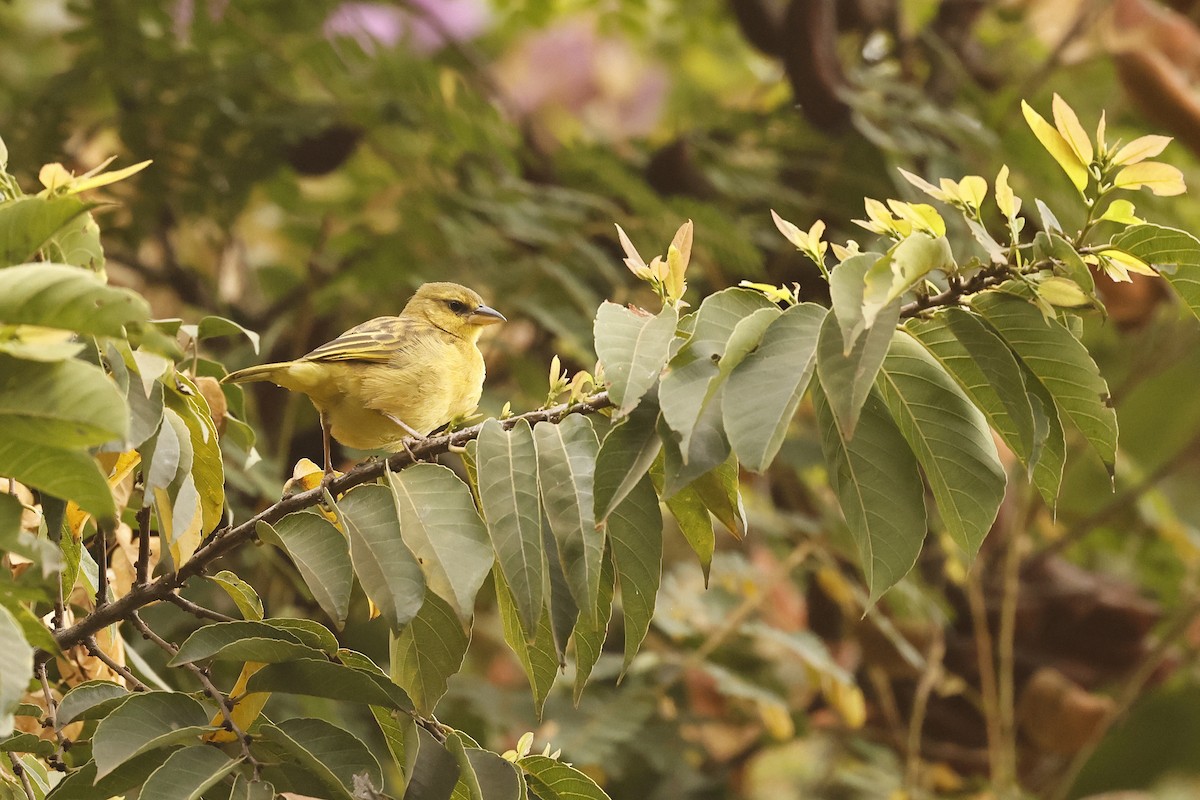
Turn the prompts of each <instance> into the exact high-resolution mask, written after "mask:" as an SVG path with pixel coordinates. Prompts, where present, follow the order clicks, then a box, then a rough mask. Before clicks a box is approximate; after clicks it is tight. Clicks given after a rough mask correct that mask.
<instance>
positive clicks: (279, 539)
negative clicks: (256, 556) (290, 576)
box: [256, 511, 354, 629]
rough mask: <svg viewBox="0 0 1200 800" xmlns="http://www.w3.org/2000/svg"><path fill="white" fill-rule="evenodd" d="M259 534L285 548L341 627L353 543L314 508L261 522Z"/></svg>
mask: <svg viewBox="0 0 1200 800" xmlns="http://www.w3.org/2000/svg"><path fill="white" fill-rule="evenodd" d="M256 531H257V532H258V537H259V538H260V539H262V540H263V541H265V542H269V543H270V544H273V545H275V546H276V547H279V548H281V549H282V550H284V551H285V552H286V553H287V554H288V555H289V556H291V558H292V562H293V563H294V564H295V565H296V569H297V570H298V571H299V572H300V577H302V578H303V579H304V583H305V585H306V586H308V589H309V591H310V592H312V593H313V598H315V599H316V601H317V604H318V605H319V606H321V610H322V611H324V612H325V613H326V614H328V615H329V618H330V619H332V620H333V623H334V625H336V626H337V627H338V628H339V629H341V627H342V626H343V625H345V624H346V617H347V615H348V614H349V613H350V591H351V589H352V588H353V585H354V568H353V566H351V564H350V545H349V543H348V542H347V541H346V536H345V534H343V533H342V532H341V531H339V530H338V529H337V526H335V525H334V524H333V523H332V522H330V521H329V520H327V519H325V517H323V516H321V515H320V514H317V513H316V512H313V511H296V512H294V513H291V514H288V515H287V516H286V517H284V518H283V519H281V520H279V522H277V523H275V525H273V526H272V525H268V524H267V523H265V522H259V523H258V524H257V526H256Z"/></svg>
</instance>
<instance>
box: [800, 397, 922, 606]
mask: <svg viewBox="0 0 1200 800" xmlns="http://www.w3.org/2000/svg"><path fill="white" fill-rule="evenodd" d="M813 405H814V408H815V410H816V416H817V427H818V429H819V430H820V432H821V450H822V451H823V452H824V454H825V462H826V464H827V465H828V469H829V480H830V483H832V484H833V489H834V492H836V493H837V496H838V501H839V503H840V505H841V507H842V514H843V515H844V516H845V517H846V526H847V527H848V528H849V529H850V534H851V535H852V536H853V537H854V542H855V544H856V545H857V546H858V553H859V557H860V558H861V560H862V570H863V573H864V575H865V577H866V579H867V588H868V589H869V591H870V594H871V602H872V603H873V602H875V601H876V600H878V599H879V598H880V596H882V595H883V593H884V592H886V591H887V590H888V589H890V588H891V587H892V586H894V585H895V584H896V582H897V581H899V580H900V579H901V578H903V577H904V576H905V574H907V573H908V571H909V570H910V569H912V565H913V564H915V563H916V561H917V555H918V554H919V553H920V552H921V543H922V542H923V541H924V540H925V533H926V519H925V487H924V485H923V484H922V482H921V472H920V469H919V468H918V467H917V459H916V457H915V456H914V455H913V454H912V451H911V450H910V449H909V447H908V443H907V442H906V441H905V440H904V436H903V435H901V433H900V429H899V428H897V427H896V423H895V422H894V421H893V420H892V418H891V416H890V415H889V414H888V410H887V407H886V406H885V405H884V403H883V400H881V399H880V398H879V396H878V395H876V394H870V395H868V396H867V401H866V403H864V404H863V409H862V414H861V417H860V419H859V424H858V429H857V432H856V433H855V435H854V438H853V439H851V438H849V437H847V436H846V434H845V433H844V432H843V431H842V429H841V428H840V427H839V423H838V418H837V417H836V416H835V415H834V413H833V410H832V409H831V408H830V407H829V401H828V399H827V398H826V397H825V392H824V390H823V389H821V387H820V386H819V385H818V386H816V387H814V389H813Z"/></svg>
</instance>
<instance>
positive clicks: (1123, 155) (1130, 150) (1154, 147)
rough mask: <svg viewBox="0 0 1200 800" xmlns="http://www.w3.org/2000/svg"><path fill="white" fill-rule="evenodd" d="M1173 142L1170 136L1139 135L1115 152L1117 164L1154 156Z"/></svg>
mask: <svg viewBox="0 0 1200 800" xmlns="http://www.w3.org/2000/svg"><path fill="white" fill-rule="evenodd" d="M1170 143H1171V137H1170V136H1155V135H1150V136H1139V137H1138V138H1136V139H1134V140H1133V141H1132V142H1130V143H1129V144H1127V145H1125V146H1124V147H1122V148H1121V149H1120V150H1118V151H1117V152H1116V153H1114V154H1113V157H1112V163H1113V164H1114V165H1115V166H1125V165H1128V164H1136V163H1138V162H1139V161H1145V160H1146V159H1147V158H1154V157H1155V156H1157V155H1158V154H1159V153H1161V152H1162V151H1163V150H1165V149H1166V148H1167V145H1169V144H1170Z"/></svg>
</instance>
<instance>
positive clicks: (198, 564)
mask: <svg viewBox="0 0 1200 800" xmlns="http://www.w3.org/2000/svg"><path fill="white" fill-rule="evenodd" d="M611 405H612V403H611V401H610V400H609V399H608V392H599V393H597V394H594V395H592V396H590V397H587V398H584V399H583V400H580V401H579V402H577V403H562V404H560V405H557V406H554V407H552V408H545V409H539V410H537V411H530V412H528V413H525V414H520V415H517V416H513V417H508V418H507V419H503V420H500V424H501V425H503V426H504V427H505V428H506V429H507V428H511V427H512V426H513V425H515V424H516V423H517V421H518V420H525V421H526V422H530V423H535V422H542V421H546V422H557V421H558V420H560V419H562V418H563V417H565V416H567V415H568V414H593V413H595V412H597V411H600V410H601V409H604V408H608V407H609V406H611ZM482 428H483V423H480V424H478V425H472V426H471V427H469V428H463V429H462V430H458V431H453V432H450V433H443V434H438V435H434V436H426V437H425V438H424V439H420V440H418V441H416V442H410V444H409V451H411V453H412V455H411V456H410V455H409V453H408V452H404V451H401V452H399V453H395V454H393V455H391V456H389V457H388V458H386V459H380V460H378V461H370V462H367V463H365V464H361V465H359V466H357V467H355V468H354V469H352V470H350V471H349V472H347V473H345V474H344V475H341V476H340V477H337V478H335V479H334V480H332V481H330V482H329V484H328V486H327V487H326V486H318V487H317V488H315V489H309V490H308V491H305V492H299V493H297V494H294V495H290V496H289V497H285V498H283V499H282V500H280V501H279V502H277V503H275V504H274V505H272V506H270V507H268V508H266V509H264V510H263V511H260V512H259V513H257V514H255V515H254V516H252V517H250V519H248V520H246V521H245V522H243V523H241V524H240V525H229V526H226V527H224V528H221V529H219V530H217V531H216V532H215V533H214V534H213V535H212V536H210V537H209V538H208V540H207V541H206V542H205V543H204V544H203V545H202V546H201V547H200V548H199V549H198V550H196V552H195V553H193V554H192V557H191V558H190V559H188V561H187V562H186V563H185V564H184V565H183V566H182V567H180V568H179V570H178V571H176V572H168V573H166V574H164V575H161V576H160V577H158V578H157V579H155V580H154V581H151V582H150V583H145V584H139V585H137V586H134V587H133V589H131V590H130V592H129V593H128V594H126V595H125V596H124V597H121V598H119V599H118V600H115V601H113V602H111V603H109V604H107V605H106V606H104V607H103V608H98V609H96V610H95V611H93V612H92V613H91V614H88V615H87V616H86V617H84V618H83V619H81V620H79V621H78V622H76V623H75V624H74V625H72V626H71V627H69V628H64V629H62V630H58V631H55V633H54V638H55V641H56V642H57V643H58V646H59V647H60V648H62V649H63V650H67V649H68V648H71V647H74V646H75V645H77V644H80V643H85V644H86V643H88V642H89V641H91V642H93V643H94V640H93V639H92V637H93V636H94V635H95V634H96V633H97V632H98V631H100V630H101V629H103V628H105V627H107V626H109V625H112V624H113V623H115V622H120V621H122V620H126V619H129V618H130V615H131V614H132V613H133V612H135V611H137V610H138V609H139V608H142V607H143V606H146V605H149V604H150V603H154V602H157V601H160V600H166V601H168V602H174V601H173V600H171V597H172V595H173V594H174V592H175V590H176V589H178V588H179V587H181V586H183V585H184V584H185V583H186V582H187V580H188V579H189V578H192V577H195V576H197V575H202V574H204V572H205V570H207V569H208V567H209V565H210V564H212V562H214V561H216V560H217V559H218V558H220V557H221V556H224V555H226V554H228V553H230V552H232V551H233V550H234V549H236V548H237V547H238V546H239V545H241V544H242V543H243V542H246V541H249V540H250V539H252V538H253V537H254V536H255V530H256V527H257V525H258V523H260V522H264V523H267V524H268V525H270V524H273V523H275V522H278V521H279V520H281V519H283V518H284V517H286V516H287V515H288V514H291V513H292V512H293V511H300V510H301V509H305V508H310V507H312V506H315V505H317V504H318V503H320V502H321V500H322V498H323V497H324V494H325V489H326V488H328V489H329V492H330V493H331V494H333V495H334V496H337V495H339V494H342V493H344V492H346V491H348V490H349V489H352V488H353V487H355V486H358V485H360V484H363V483H367V482H368V481H372V480H375V479H376V478H378V477H380V476H382V475H383V474H384V473H385V472H387V471H392V472H395V471H397V470H400V469H403V468H404V467H407V466H409V465H410V464H412V463H414V459H415V460H424V459H427V458H432V457H434V456H438V455H441V454H442V453H446V452H449V451H450V450H451V449H452V448H458V447H462V446H464V445H465V444H466V443H467V442H469V441H471V440H472V439H476V438H478V437H479V432H480V430H482ZM97 649H99V648H97ZM50 657H51V654H50V653H47V652H45V651H44V650H40V651H38V654H37V661H38V663H39V664H41V663H45V662H46V661H47V660H48V659H49V658H50ZM101 660H104V659H103V657H101ZM110 666H112V665H110Z"/></svg>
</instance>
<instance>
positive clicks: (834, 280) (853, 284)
mask: <svg viewBox="0 0 1200 800" xmlns="http://www.w3.org/2000/svg"><path fill="white" fill-rule="evenodd" d="M886 259H887V257H886V256H885V255H883V254H882V253H856V254H855V255H852V256H850V257H849V258H847V259H846V260H845V261H843V262H842V263H840V264H838V265H837V266H836V267H834V268H833V271H832V272H830V273H829V301H830V308H831V309H832V311H833V317H834V319H836V320H837V323H838V329H839V330H840V331H841V333H842V342H843V345H844V346H845V347H852V346H853V345H854V344H856V343H857V342H858V337H859V336H860V335H861V334H862V332H863V331H865V330H866V329H867V321H866V318H865V317H864V316H863V305H864V302H863V296H864V294H865V292H866V281H867V273H868V272H869V271H870V269H871V267H873V266H875V264H876V263H878V262H880V261H886ZM875 313H876V315H878V311H876V312H875Z"/></svg>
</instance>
